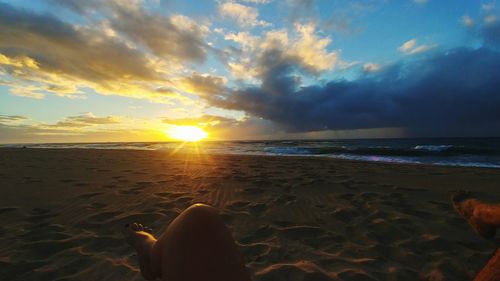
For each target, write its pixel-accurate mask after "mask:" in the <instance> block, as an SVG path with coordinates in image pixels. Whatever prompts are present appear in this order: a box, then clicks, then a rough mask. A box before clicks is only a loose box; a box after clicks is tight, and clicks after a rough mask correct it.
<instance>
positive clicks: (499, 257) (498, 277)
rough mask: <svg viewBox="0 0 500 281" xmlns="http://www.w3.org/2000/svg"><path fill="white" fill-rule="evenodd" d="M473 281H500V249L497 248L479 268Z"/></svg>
mask: <svg viewBox="0 0 500 281" xmlns="http://www.w3.org/2000/svg"><path fill="white" fill-rule="evenodd" d="M474 281H500V250H497V252H496V253H495V255H494V256H493V257H492V258H491V259H490V260H489V261H488V263H487V264H486V265H485V266H484V267H483V269H481V271H480V272H479V273H478V274H477V276H476V278H474Z"/></svg>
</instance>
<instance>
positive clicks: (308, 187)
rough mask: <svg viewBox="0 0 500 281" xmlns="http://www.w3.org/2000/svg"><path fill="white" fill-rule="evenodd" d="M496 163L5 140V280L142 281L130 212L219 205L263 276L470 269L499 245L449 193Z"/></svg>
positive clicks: (157, 224)
mask: <svg viewBox="0 0 500 281" xmlns="http://www.w3.org/2000/svg"><path fill="white" fill-rule="evenodd" d="M456 189H466V190H471V191H473V192H474V193H475V194H476V195H477V196H479V198H481V199H483V200H487V201H490V202H500V172H499V170H495V169H476V168H458V167H433V166H422V165H395V164H380V163H368V162H355V161H344V160H335V159H328V158H319V157H318V158H303V157H265V156H236V155H234V156H231V155H226V156H222V155H220V156H216V155H206V154H200V155H187V154H182V153H177V154H175V155H171V154H170V153H168V152H162V151H125V150H122V151H120V150H77V149H11V148H4V149H0V221H1V225H0V279H2V280H143V279H142V278H141V276H140V274H139V271H138V266H137V259H136V258H137V257H136V256H135V254H134V252H133V251H132V249H131V248H130V247H129V246H128V245H126V244H125V243H124V242H123V239H122V235H121V229H122V227H123V225H124V224H125V223H127V222H141V223H143V224H146V225H148V226H151V227H152V228H153V229H154V232H155V234H159V233H161V231H162V230H163V229H164V227H165V226H166V225H167V224H168V223H169V222H170V221H171V220H172V219H173V218H175V217H176V216H177V215H178V214H179V212H181V211H182V210H183V209H184V208H186V207H187V206H189V205H190V204H193V203H197V202H204V203H208V204H211V205H213V206H216V207H217V208H219V209H220V212H221V214H222V216H223V218H224V220H225V221H226V222H227V225H228V226H229V228H230V229H231V231H232V232H233V235H234V238H235V239H236V240H237V241H238V243H239V244H240V245H241V248H242V252H243V253H244V256H245V259H246V261H247V266H248V268H249V270H250V271H251V272H252V274H253V276H254V279H255V280H262V281H266V280H292V281H293V280H388V281H392V280H471V279H472V277H473V276H474V275H475V274H476V273H477V272H478V271H479V270H480V269H481V267H482V266H483V265H484V264H485V263H486V262H487V260H488V258H489V257H490V256H491V255H492V254H493V253H494V251H495V250H496V248H497V247H498V245H499V243H498V240H497V241H488V240H484V239H482V238H481V237H479V236H478V235H476V234H475V233H474V232H473V231H472V230H471V229H470V227H469V226H468V225H467V223H466V222H465V221H463V220H462V219H461V218H460V217H458V216H457V215H456V214H455V213H454V211H453V209H452V207H451V204H450V202H449V197H450V191H452V190H456Z"/></svg>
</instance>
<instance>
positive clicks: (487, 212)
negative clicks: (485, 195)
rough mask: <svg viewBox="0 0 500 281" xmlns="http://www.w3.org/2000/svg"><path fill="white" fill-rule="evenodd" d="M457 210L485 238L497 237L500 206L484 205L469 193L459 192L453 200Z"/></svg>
mask: <svg viewBox="0 0 500 281" xmlns="http://www.w3.org/2000/svg"><path fill="white" fill-rule="evenodd" d="M451 201H452V203H453V207H454V208H455V210H456V211H457V212H458V213H459V214H460V215H461V216H462V217H464V218H465V219H466V220H467V222H469V224H470V225H471V226H472V228H473V229H474V230H475V231H476V232H477V233H478V234H479V235H481V236H483V237H484V238H487V239H490V238H493V237H495V234H496V230H497V228H499V227H500V205H498V204H488V203H483V202H481V201H479V200H477V199H474V198H471V196H470V193H468V192H463V191H461V192H458V193H456V194H454V195H453V196H452V198H451Z"/></svg>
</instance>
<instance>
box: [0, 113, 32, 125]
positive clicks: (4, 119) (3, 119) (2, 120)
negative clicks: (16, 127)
mask: <svg viewBox="0 0 500 281" xmlns="http://www.w3.org/2000/svg"><path fill="white" fill-rule="evenodd" d="M26 119H28V118H26V117H24V116H20V115H4V114H0V124H8V123H16V122H20V121H24V120H26Z"/></svg>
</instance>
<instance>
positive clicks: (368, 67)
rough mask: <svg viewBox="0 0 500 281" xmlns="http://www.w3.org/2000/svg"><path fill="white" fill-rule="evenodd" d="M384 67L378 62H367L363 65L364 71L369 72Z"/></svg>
mask: <svg viewBox="0 0 500 281" xmlns="http://www.w3.org/2000/svg"><path fill="white" fill-rule="evenodd" d="M380 69H382V67H381V66H380V65H378V64H376V63H365V64H364V65H363V71H364V72H367V73H371V72H378V71H380Z"/></svg>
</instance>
